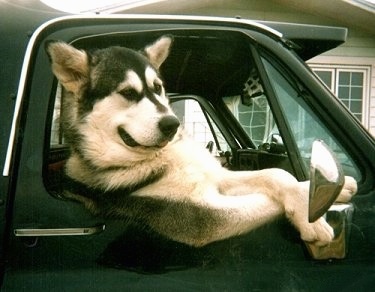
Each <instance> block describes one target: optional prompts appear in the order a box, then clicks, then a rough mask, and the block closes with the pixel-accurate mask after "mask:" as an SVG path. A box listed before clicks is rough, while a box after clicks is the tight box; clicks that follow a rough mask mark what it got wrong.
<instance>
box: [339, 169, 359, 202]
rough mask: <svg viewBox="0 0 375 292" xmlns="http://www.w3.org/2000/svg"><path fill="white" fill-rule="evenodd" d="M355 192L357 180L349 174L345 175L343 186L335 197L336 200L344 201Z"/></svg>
mask: <svg viewBox="0 0 375 292" xmlns="http://www.w3.org/2000/svg"><path fill="white" fill-rule="evenodd" d="M356 193H357V182H356V180H355V179H354V178H352V177H351V176H345V183H344V186H343V188H342V190H341V192H340V194H339V196H338V197H337V199H336V202H339V203H346V202H349V201H350V200H351V199H352V197H353V196H354V195H355V194H356Z"/></svg>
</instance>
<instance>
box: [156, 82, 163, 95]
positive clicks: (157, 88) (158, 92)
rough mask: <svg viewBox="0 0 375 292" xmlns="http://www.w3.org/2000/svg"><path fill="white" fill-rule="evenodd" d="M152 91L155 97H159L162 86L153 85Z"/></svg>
mask: <svg viewBox="0 0 375 292" xmlns="http://www.w3.org/2000/svg"><path fill="white" fill-rule="evenodd" d="M154 90H155V93H156V94H157V95H160V94H161V91H162V86H161V85H160V84H158V83H154Z"/></svg>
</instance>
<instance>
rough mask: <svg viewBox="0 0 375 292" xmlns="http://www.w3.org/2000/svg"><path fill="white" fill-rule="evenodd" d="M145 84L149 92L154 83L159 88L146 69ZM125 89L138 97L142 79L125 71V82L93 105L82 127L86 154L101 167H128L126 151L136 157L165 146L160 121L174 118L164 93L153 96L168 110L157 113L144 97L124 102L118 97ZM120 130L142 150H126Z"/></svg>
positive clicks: (156, 81) (150, 102)
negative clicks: (134, 154)
mask: <svg viewBox="0 0 375 292" xmlns="http://www.w3.org/2000/svg"><path fill="white" fill-rule="evenodd" d="M146 80H147V85H148V86H149V87H150V88H154V84H155V83H156V84H159V85H161V80H160V79H159V78H158V76H157V74H156V72H155V71H154V70H153V69H152V68H151V67H150V68H147V69H146ZM124 88H132V89H134V90H136V91H137V92H138V93H141V92H143V91H144V90H143V84H142V81H141V78H139V76H138V75H137V74H136V73H135V72H134V71H128V72H127V73H126V78H125V80H124V81H123V82H121V83H120V84H119V85H118V87H117V89H116V90H115V91H114V92H112V94H110V95H109V96H107V97H105V98H104V99H102V100H100V101H98V102H96V104H95V105H94V107H93V110H92V112H91V113H89V114H88V115H87V116H86V118H85V123H84V125H82V127H81V134H83V135H84V136H85V139H84V140H85V142H86V143H85V146H84V147H85V148H86V151H85V153H87V154H89V155H90V157H91V159H92V161H94V160H95V162H96V164H97V165H99V166H101V167H103V166H106V165H107V164H108V165H109V164H111V165H112V166H113V165H114V164H116V163H118V165H127V164H128V163H129V161H128V159H129V155H128V153H129V151H131V152H137V153H139V154H140V151H141V152H142V153H143V154H144V153H145V149H146V148H145V147H157V146H159V145H161V144H162V143H165V142H166V138H165V137H164V135H163V134H162V133H161V131H160V129H159V121H160V119H161V118H162V117H164V116H166V115H174V114H173V112H172V110H171V109H170V107H169V105H168V99H167V98H166V96H165V94H164V89H162V92H161V94H160V95H158V94H154V98H155V99H156V100H157V101H158V102H159V103H160V104H162V105H163V106H164V107H165V108H166V109H167V110H166V111H160V110H159V109H158V106H157V105H156V104H155V102H153V101H151V100H150V98H148V97H146V96H145V97H143V98H141V100H139V101H132V100H128V99H126V97H124V96H123V95H122V94H120V93H118V91H119V90H122V89H124ZM119 127H121V128H122V129H123V130H125V131H126V132H127V133H128V134H129V135H130V136H131V137H132V138H133V139H134V140H135V141H136V142H137V143H138V144H140V145H141V146H145V147H129V146H127V145H126V144H125V143H124V141H123V140H122V139H121V137H120V135H119V133H118V128H119ZM150 150H151V151H148V152H150V153H151V152H155V149H153V150H152V149H151V148H150ZM133 157H134V156H133ZM134 158H136V157H134ZM143 158H144V156H143ZM139 159H141V157H139Z"/></svg>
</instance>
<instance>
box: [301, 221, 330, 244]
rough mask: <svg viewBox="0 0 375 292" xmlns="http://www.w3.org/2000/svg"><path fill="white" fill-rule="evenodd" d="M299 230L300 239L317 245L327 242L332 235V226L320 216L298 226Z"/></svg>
mask: <svg viewBox="0 0 375 292" xmlns="http://www.w3.org/2000/svg"><path fill="white" fill-rule="evenodd" d="M300 232H301V238H302V240H304V241H307V242H310V243H313V244H315V245H317V246H325V245H327V244H329V243H330V242H331V241H332V240H333V237H334V232H333V228H332V227H331V226H330V225H329V224H328V223H327V221H326V220H325V219H324V218H322V217H321V218H319V219H318V220H316V221H315V222H313V223H306V224H305V225H304V226H303V227H302V228H300Z"/></svg>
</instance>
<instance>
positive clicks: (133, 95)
mask: <svg viewBox="0 0 375 292" xmlns="http://www.w3.org/2000/svg"><path fill="white" fill-rule="evenodd" d="M118 93H120V94H121V95H122V96H123V97H125V98H126V99H129V100H139V99H140V94H139V93H138V92H137V91H136V90H134V89H133V88H125V89H123V90H120V91H119V92H118Z"/></svg>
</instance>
